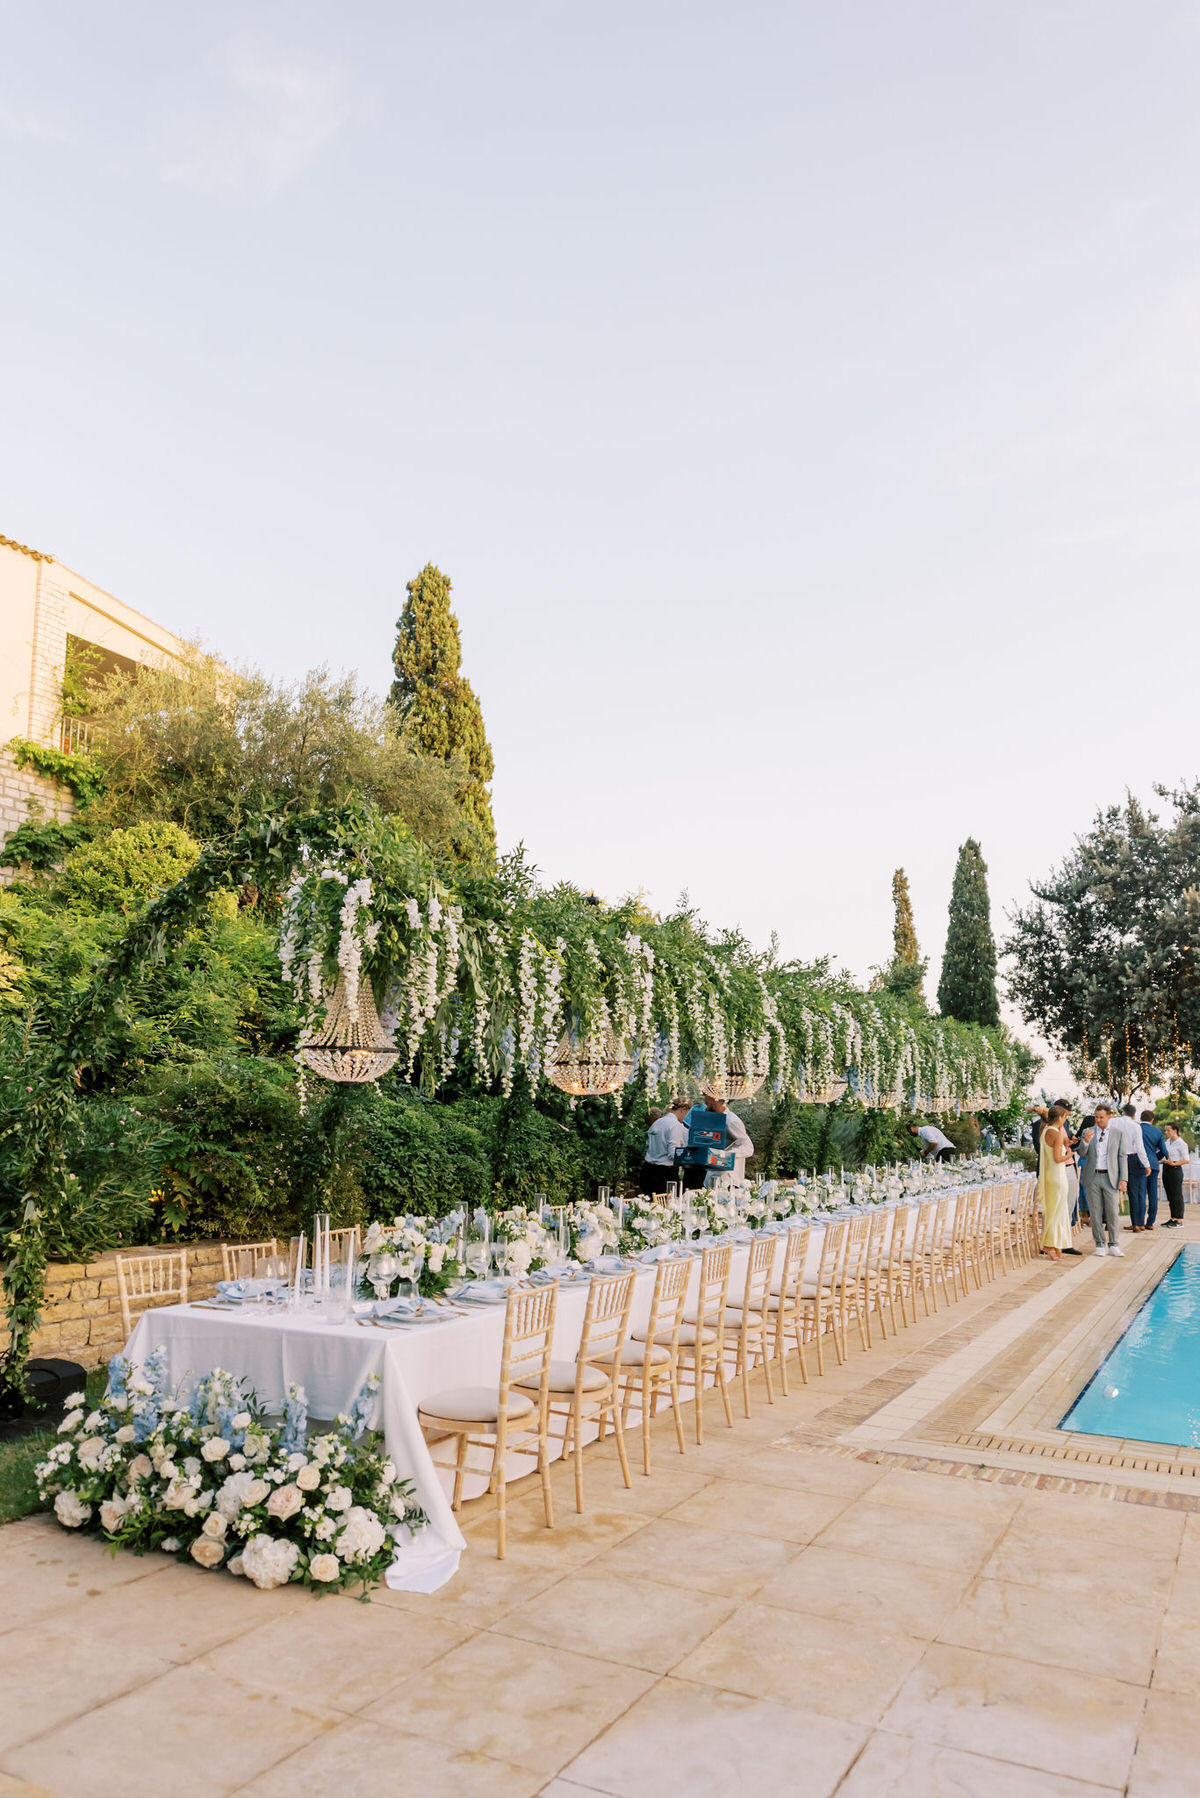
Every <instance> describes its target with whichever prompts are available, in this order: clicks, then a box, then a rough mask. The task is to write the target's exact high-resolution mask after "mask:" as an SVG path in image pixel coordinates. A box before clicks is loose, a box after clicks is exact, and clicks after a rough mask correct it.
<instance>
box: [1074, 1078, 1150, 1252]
mask: <svg viewBox="0 0 1200 1798" xmlns="http://www.w3.org/2000/svg"><path fill="white" fill-rule="evenodd" d="M1118 1122H1119V1120H1118V1119H1117V1118H1115V1117H1114V1116H1113V1114H1112V1111H1111V1110H1110V1109H1109V1107H1108V1106H1107V1105H1097V1107H1096V1128H1095V1129H1094V1130H1093V1131H1092V1137H1091V1141H1090V1142H1089V1143H1088V1146H1087V1152H1086V1154H1085V1155H1084V1158H1083V1175H1082V1178H1083V1184H1084V1190H1085V1191H1086V1193H1087V1201H1088V1212H1089V1215H1090V1216H1091V1220H1092V1238H1093V1240H1094V1241H1095V1244H1096V1253H1097V1255H1123V1254H1124V1253H1125V1251H1124V1249H1123V1248H1121V1247H1119V1245H1118V1243H1117V1208H1118V1206H1119V1205H1120V1203H1121V1196H1120V1195H1121V1194H1122V1193H1123V1192H1126V1191H1127V1190H1128V1180H1127V1177H1126V1176H1127V1171H1128V1164H1129V1158H1128V1154H1127V1151H1126V1148H1125V1136H1124V1133H1123V1132H1122V1131H1120V1130H1118V1129H1117V1124H1118ZM1138 1135H1139V1137H1140V1136H1141V1131H1140V1130H1139V1131H1138ZM1106 1237H1107V1240H1106Z"/></svg>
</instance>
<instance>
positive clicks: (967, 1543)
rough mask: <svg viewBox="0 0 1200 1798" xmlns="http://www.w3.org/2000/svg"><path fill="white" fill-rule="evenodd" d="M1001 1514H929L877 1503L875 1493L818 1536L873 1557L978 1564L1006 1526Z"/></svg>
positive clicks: (825, 1543)
mask: <svg viewBox="0 0 1200 1798" xmlns="http://www.w3.org/2000/svg"><path fill="white" fill-rule="evenodd" d="M1004 1527H1005V1525H1004V1520H1003V1519H1002V1518H979V1519H973V1518H970V1517H930V1516H922V1515H921V1514H920V1512H917V1511H909V1510H906V1509H904V1508H903V1507H902V1506H900V1505H881V1504H876V1502H875V1497H874V1494H873V1493H870V1494H868V1496H867V1497H866V1498H863V1499H859V1501H858V1503H857V1504H855V1505H852V1506H851V1508H850V1509H849V1510H848V1511H845V1512H843V1514H842V1515H841V1516H840V1517H838V1518H836V1519H835V1520H834V1522H833V1523H831V1524H830V1525H829V1527H828V1528H827V1529H824V1530H822V1531H821V1534H820V1536H819V1537H818V1538H817V1541H818V1543H819V1546H820V1547H822V1548H841V1549H845V1550H846V1551H847V1552H848V1553H850V1554H858V1555H870V1556H873V1557H874V1558H875V1559H876V1560H886V1561H894V1560H897V1559H900V1560H905V1561H911V1562H914V1563H916V1565H918V1566H921V1567H941V1568H947V1569H961V1568H966V1569H967V1570H968V1571H969V1572H971V1573H974V1572H976V1571H977V1570H978V1568H979V1567H980V1566H981V1565H982V1563H983V1561H984V1560H985V1559H986V1557H987V1556H988V1554H990V1552H991V1551H992V1549H993V1548H994V1547H995V1544H996V1542H997V1540H998V1538H999V1537H1000V1535H1001V1533H1002V1531H1003V1530H1004Z"/></svg>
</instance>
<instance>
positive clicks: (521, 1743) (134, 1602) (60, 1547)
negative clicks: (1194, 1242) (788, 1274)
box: [0, 1263, 1200, 1798]
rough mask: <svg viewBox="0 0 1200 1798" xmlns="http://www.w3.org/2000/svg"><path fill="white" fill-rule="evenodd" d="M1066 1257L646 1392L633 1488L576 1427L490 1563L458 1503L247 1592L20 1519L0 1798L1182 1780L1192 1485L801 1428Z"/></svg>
mask: <svg viewBox="0 0 1200 1798" xmlns="http://www.w3.org/2000/svg"><path fill="white" fill-rule="evenodd" d="M1081 1272H1082V1264H1078V1263H1077V1264H1076V1265H1075V1267H1074V1268H1073V1269H1070V1270H1067V1271H1065V1272H1063V1273H1061V1274H1058V1275H1054V1276H1052V1275H1050V1273H1049V1270H1048V1269H1047V1268H1046V1267H1045V1266H1044V1265H1038V1266H1034V1267H1033V1268H1030V1269H1027V1270H1023V1271H1021V1272H1020V1273H1018V1274H1015V1275H1011V1276H1009V1277H1008V1279H1006V1280H1004V1281H1001V1282H998V1283H997V1284H996V1285H994V1286H992V1287H989V1288H987V1289H985V1291H984V1292H983V1293H982V1294H980V1295H975V1296H972V1297H971V1298H969V1299H967V1300H966V1301H964V1302H963V1303H962V1304H959V1305H956V1306H954V1307H953V1308H952V1309H951V1310H950V1311H949V1312H943V1313H942V1314H941V1315H940V1316H938V1317H935V1318H933V1319H930V1320H929V1321H927V1322H922V1323H921V1324H919V1325H918V1326H917V1327H915V1328H914V1329H911V1330H908V1331H905V1332H902V1334H901V1335H900V1337H899V1339H898V1340H897V1341H889V1342H888V1343H887V1344H886V1345H884V1346H883V1347H882V1348H881V1347H879V1346H876V1348H875V1349H873V1350H872V1352H871V1353H870V1354H869V1355H864V1354H862V1353H861V1352H859V1351H854V1352H852V1354H851V1356H850V1359H849V1361H848V1363H847V1365H846V1366H845V1367H844V1368H841V1369H836V1368H834V1369H831V1370H830V1371H829V1372H828V1373H827V1374H826V1376H825V1378H824V1379H823V1380H817V1379H816V1378H814V1379H813V1381H812V1384H811V1385H810V1386H809V1387H808V1388H807V1390H803V1389H802V1390H800V1391H797V1390H796V1388H795V1385H794V1384H793V1391H792V1395H791V1397H790V1398H789V1399H787V1400H777V1402H776V1404H775V1405H774V1406H773V1407H772V1406H769V1405H768V1404H767V1403H766V1400H765V1392H764V1391H763V1390H762V1388H761V1385H759V1386H758V1387H757V1389H756V1393H755V1403H754V1415H753V1417H752V1418H751V1419H750V1420H749V1421H746V1420H744V1419H742V1418H741V1417H740V1416H739V1417H738V1420H737V1425H736V1428H735V1430H734V1431H733V1432H732V1433H731V1432H729V1431H728V1430H727V1429H726V1428H725V1426H724V1425H723V1424H718V1423H717V1422H716V1420H715V1417H714V1416H713V1414H712V1412H711V1408H710V1410H709V1413H708V1418H709V1430H708V1437H709V1439H708V1440H707V1441H706V1443H705V1446H704V1448H703V1449H701V1450H699V1451H697V1450H696V1449H695V1448H694V1446H693V1445H692V1443H691V1442H690V1440H689V1449H688V1453H687V1454H686V1455H685V1456H683V1457H680V1456H679V1454H678V1453H677V1451H676V1449H675V1447H674V1441H673V1438H672V1439H671V1440H668V1437H667V1431H668V1430H669V1425H664V1423H663V1420H661V1419H660V1420H659V1424H658V1425H657V1426H656V1441H655V1472H654V1476H653V1478H652V1479H651V1480H649V1481H647V1480H644V1479H643V1478H642V1476H641V1475H640V1474H639V1473H637V1472H635V1473H634V1476H633V1478H634V1487H633V1491H632V1492H630V1493H627V1492H626V1491H625V1490H624V1488H623V1487H622V1485H621V1483H620V1479H619V1476H618V1475H617V1472H616V1468H615V1464H614V1461H613V1458H612V1456H611V1453H610V1452H609V1451H607V1450H604V1449H598V1450H593V1451H592V1452H591V1454H590V1455H589V1459H588V1465H587V1496H588V1503H589V1507H590V1508H589V1510H588V1512H587V1513H586V1515H585V1516H583V1517H582V1518H581V1517H578V1516H576V1514H575V1512H574V1509H573V1502H572V1497H571V1493H570V1479H569V1475H567V1474H566V1473H562V1474H556V1480H557V1496H558V1503H559V1527H558V1528H557V1529H556V1530H555V1531H554V1532H553V1533H550V1532H547V1531H546V1530H545V1529H544V1528H543V1526H542V1524H541V1511H540V1501H539V1500H538V1498H537V1497H536V1496H535V1495H533V1494H529V1495H527V1496H522V1497H520V1498H519V1499H518V1500H517V1501H516V1503H515V1504H514V1505H513V1506H512V1509H511V1513H510V1515H511V1522H510V1529H509V1553H508V1558H507V1559H506V1560H505V1561H503V1562H498V1561H496V1559H495V1558H494V1552H493V1539H494V1536H493V1523H492V1518H491V1515H490V1513H485V1512H481V1511H480V1510H479V1508H478V1507H476V1508H475V1511H474V1514H473V1515H471V1514H470V1513H469V1514H468V1520H467V1532H468V1535H469V1537H470V1539H471V1541H472V1550H471V1552H470V1553H469V1554H468V1555H467V1556H466V1557H465V1558H464V1562H463V1570H462V1572H461V1573H460V1575H459V1577H458V1578H457V1579H456V1580H455V1581H454V1582H453V1583H452V1584H451V1585H450V1586H449V1587H447V1588H445V1589H444V1590H443V1591H442V1592H441V1593H438V1594H436V1595H434V1596H433V1597H422V1596H420V1595H417V1594H411V1593H398V1592H382V1593H379V1594H377V1595H376V1596H375V1598H374V1599H373V1600H372V1601H371V1603H369V1604H360V1603H358V1602H356V1601H354V1600H351V1599H347V1598H342V1597H335V1598H325V1599H322V1600H316V1599H313V1598H311V1597H310V1596H309V1595H308V1594H306V1593H304V1592H303V1591H299V1590H295V1589H291V1590H287V1589H285V1590H284V1591H282V1592H271V1593H259V1592H255V1591H253V1590H251V1589H250V1588H248V1587H247V1586H246V1585H245V1584H244V1583H243V1582H241V1581H236V1580H232V1579H229V1578H228V1577H225V1576H218V1575H213V1574H205V1573H202V1572H200V1571H199V1570H198V1569H196V1570H193V1569H191V1568H188V1567H180V1566H177V1565H175V1564H174V1563H171V1562H167V1561H164V1560H161V1559H160V1558H158V1557H147V1558H146V1559H143V1560H137V1559H134V1558H133V1557H130V1556H119V1557H117V1558H116V1559H113V1558H112V1557H110V1555H109V1554H108V1553H107V1551H106V1550H105V1549H104V1548H103V1547H102V1546H100V1545H98V1544H97V1543H96V1542H95V1541H92V1540H87V1539H79V1538H77V1537H72V1536H70V1535H68V1534H66V1533H65V1532H64V1531H63V1530H61V1529H59V1528H58V1526H57V1525H56V1524H54V1523H52V1522H47V1521H46V1520H45V1519H44V1518H30V1519H27V1520H25V1521H24V1522H22V1523H18V1524H13V1525H10V1526H9V1527H8V1528H6V1529H3V1530H0V1632H2V1633H0V1769H2V1771H0V1798H6V1795H7V1798H13V1795H15V1794H17V1793H24V1794H26V1795H27V1798H28V1795H29V1794H32V1793H38V1792H41V1793H51V1794H58V1795H59V1798H143V1795H144V1798H215V1795H216V1794H225V1793H232V1792H239V1793H245V1794H251V1795H253V1798H307V1795H308V1794H312V1795H313V1798H317V1795H320V1798H330V1795H331V1794H363V1795H364V1798H366V1795H368V1794H369V1795H370V1798H390V1795H391V1794H403V1795H407V1794H410V1793H411V1794H413V1795H414V1798H415V1795H417V1794H427V1795H428V1798H441V1795H442V1794H445V1795H446V1798H533V1795H534V1794H538V1793H541V1794H544V1795H545V1798H588V1794H597V1793H599V1794H604V1795H607V1798H674V1795H675V1794H679V1795H680V1798H684V1795H686V1798H737V1795H739V1794H742V1793H746V1794H760V1793H761V1794H773V1793H778V1794H788V1795H789V1798H792V1795H795V1798H826V1795H829V1794H834V1793H836V1794H837V1795H838V1798H883V1795H884V1794H888V1795H889V1798H892V1795H894V1798H901V1795H903V1798H950V1795H951V1794H953V1795H954V1798H1101V1794H1107V1795H1110V1798H1111V1794H1114V1793H1128V1794H1130V1795H1131V1798H1151V1795H1152V1794H1153V1795H1155V1798H1166V1795H1167V1794H1180V1795H1184V1794H1186V1795H1187V1798H1196V1794H1197V1793H1198V1792H1200V1772H1198V1771H1197V1769H1198V1768H1200V1707H1198V1704H1197V1700H1198V1698H1200V1515H1196V1514H1192V1513H1190V1512H1185V1511H1176V1510H1171V1509H1167V1508H1162V1507H1161V1506H1160V1507H1157V1508H1151V1507H1146V1508H1143V1507H1141V1506H1136V1505H1131V1504H1129V1503H1114V1502H1110V1501H1109V1500H1108V1499H1106V1498H1104V1497H1099V1496H1094V1495H1089V1496H1083V1495H1079V1494H1076V1493H1073V1492H1070V1491H1037V1490H1029V1489H1028V1488H1027V1487H1025V1486H1021V1485H1006V1484H1003V1483H1000V1482H998V1481H997V1480H996V1479H995V1477H994V1470H993V1477H991V1478H989V1479H985V1478H974V1477H971V1476H970V1474H969V1473H968V1475H967V1476H965V1477H964V1476H963V1475H962V1474H960V1475H959V1476H958V1477H951V1476H949V1475H947V1474H945V1473H933V1472H915V1471H911V1470H909V1469H907V1468H905V1467H903V1466H899V1465H895V1464H893V1463H890V1462H889V1461H887V1460H886V1459H883V1460H877V1461H870V1460H860V1459H857V1458H855V1457H854V1456H852V1455H848V1454H845V1453H831V1452H827V1451H825V1450H823V1449H821V1448H820V1447H818V1446H815V1445H813V1444H812V1443H811V1442H806V1441H805V1439H804V1430H805V1428H806V1426H810V1425H815V1424H817V1423H818V1422H819V1419H820V1417H821V1414H822V1412H827V1411H829V1410H830V1409H831V1408H832V1407H837V1408H839V1409H841V1408H845V1407H846V1406H848V1405H850V1406H852V1402H853V1400H854V1398H855V1395H856V1394H858V1393H861V1392H863V1391H864V1390H865V1389H866V1387H867V1386H868V1384H869V1383H870V1382H877V1381H878V1379H879V1376H880V1374H881V1373H886V1372H887V1371H888V1370H889V1369H890V1368H893V1367H894V1368H896V1369H897V1373H898V1375H899V1373H900V1371H901V1370H900V1364H901V1363H903V1362H904V1361H905V1360H906V1359H907V1358H908V1357H910V1356H913V1355H916V1356H917V1357H918V1364H920V1365H923V1364H924V1363H923V1362H922V1361H921V1357H922V1356H924V1357H926V1358H928V1356H929V1355H930V1353H931V1352H932V1349H931V1345H933V1344H935V1343H936V1342H937V1340H938V1338H940V1337H942V1336H944V1335H945V1333H946V1332H947V1331H948V1330H951V1329H953V1330H954V1331H956V1332H960V1333H961V1332H963V1331H964V1329H965V1330H966V1331H967V1332H968V1335H970V1334H971V1333H972V1331H974V1332H975V1333H976V1339H977V1340H978V1339H979V1338H980V1337H982V1335H983V1333H984V1332H985V1331H987V1330H993V1331H995V1330H996V1329H997V1327H998V1326H999V1325H1000V1324H1001V1323H1002V1320H1003V1308H1004V1307H1008V1308H1009V1309H1011V1307H1012V1304H1013V1300H1014V1298H1015V1297H1017V1296H1020V1295H1023V1297H1024V1298H1033V1297H1035V1296H1036V1295H1037V1294H1038V1293H1039V1292H1040V1291H1041V1290H1042V1289H1043V1288H1044V1286H1045V1285H1046V1283H1047V1281H1048V1280H1050V1279H1056V1280H1063V1281H1071V1280H1073V1279H1075V1278H1076V1277H1078V1276H1079V1274H1080V1273H1081ZM1085 1281H1086V1282H1087V1283H1089V1284H1094V1282H1093V1281H1091V1279H1090V1276H1085ZM1018 1289H1020V1295H1019V1294H1018ZM1047 1303H1049V1301H1047ZM997 1307H1000V1308H1001V1309H997ZM1034 1309H1035V1312H1037V1313H1040V1312H1041V1311H1042V1309H1043V1307H1042V1306H1041V1305H1038V1306H1036V1307H1035V1308H1034ZM989 1313H990V1316H989ZM993 1340H997V1339H996V1338H993ZM926 1395H928V1389H926ZM933 1396H937V1394H936V1389H935V1391H934V1394H933ZM689 1423H690V1416H689ZM789 1435H790V1436H791V1444H790V1445H788V1444H786V1443H783V1442H782V1441H781V1439H782V1438H784V1437H787V1436H789ZM1055 1471H1056V1472H1057V1471H1061V1469H1059V1470H1055ZM1049 1483H1050V1484H1051V1485H1053V1484H1054V1483H1055V1479H1054V1476H1053V1474H1052V1475H1051V1476H1049Z"/></svg>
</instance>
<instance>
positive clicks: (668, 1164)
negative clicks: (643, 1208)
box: [638, 1099, 691, 1193]
mask: <svg viewBox="0 0 1200 1798" xmlns="http://www.w3.org/2000/svg"><path fill="white" fill-rule="evenodd" d="M690 1108H691V1100H690V1099H676V1100H675V1102H674V1104H673V1105H672V1106H671V1108H670V1110H668V1111H664V1112H663V1114H662V1116H661V1117H660V1118H656V1119H655V1121H654V1122H653V1123H652V1124H651V1126H650V1128H649V1130H648V1131H647V1133H646V1159H645V1160H644V1161H643V1163H642V1171H641V1174H640V1176H639V1188H638V1190H639V1191H640V1192H645V1193H656V1192H666V1190H667V1187H668V1186H669V1185H670V1184H671V1182H672V1180H674V1179H675V1151H676V1149H686V1148H687V1145H688V1128H687V1125H686V1124H685V1123H684V1121H683V1119H684V1114H685V1113H686V1112H687V1111H688V1110H690Z"/></svg>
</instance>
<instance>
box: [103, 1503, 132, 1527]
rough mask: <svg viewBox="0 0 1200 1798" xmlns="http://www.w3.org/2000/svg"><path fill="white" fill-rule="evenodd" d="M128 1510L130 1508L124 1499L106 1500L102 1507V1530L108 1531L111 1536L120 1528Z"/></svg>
mask: <svg viewBox="0 0 1200 1798" xmlns="http://www.w3.org/2000/svg"><path fill="white" fill-rule="evenodd" d="M128 1509H129V1506H128V1505H127V1504H126V1503H125V1501H124V1499H122V1498H106V1499H105V1501H104V1503H103V1504H102V1505H101V1506H100V1528H101V1529H102V1530H107V1531H108V1532H109V1534H110V1535H111V1533H112V1531H113V1530H115V1529H118V1528H119V1527H120V1524H121V1519H122V1518H123V1517H124V1515H125V1513H126V1511H127V1510H128Z"/></svg>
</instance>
